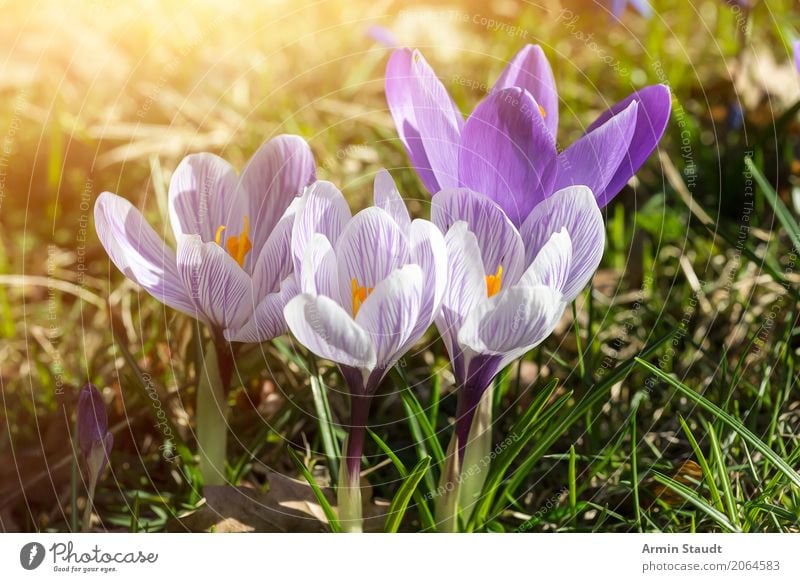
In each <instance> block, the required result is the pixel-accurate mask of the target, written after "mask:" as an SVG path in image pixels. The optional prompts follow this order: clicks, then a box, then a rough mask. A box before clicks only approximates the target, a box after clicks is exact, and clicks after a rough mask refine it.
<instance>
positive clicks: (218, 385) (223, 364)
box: [197, 341, 233, 485]
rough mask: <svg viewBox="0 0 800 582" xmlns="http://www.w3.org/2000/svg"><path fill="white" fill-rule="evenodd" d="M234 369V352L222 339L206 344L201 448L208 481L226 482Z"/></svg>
mask: <svg viewBox="0 0 800 582" xmlns="http://www.w3.org/2000/svg"><path fill="white" fill-rule="evenodd" d="M232 372H233V354H232V353H231V350H230V346H228V345H227V344H224V343H222V342H214V341H211V342H209V344H208V346H207V347H206V351H205V357H204V359H203V364H202V367H201V368H200V370H199V374H200V379H199V382H198V386H197V448H198V454H199V457H200V475H201V477H202V478H203V484H204V485H224V484H225V483H226V475H225V460H226V451H227V444H228V401H227V395H228V387H229V385H230V379H231V374H232Z"/></svg>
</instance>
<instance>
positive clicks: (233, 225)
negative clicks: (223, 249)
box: [169, 153, 247, 242]
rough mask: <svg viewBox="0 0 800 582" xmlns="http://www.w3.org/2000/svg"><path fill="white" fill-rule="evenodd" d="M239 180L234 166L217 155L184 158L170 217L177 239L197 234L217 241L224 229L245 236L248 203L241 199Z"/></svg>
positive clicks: (174, 183) (175, 176)
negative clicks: (238, 188) (220, 230)
mask: <svg viewBox="0 0 800 582" xmlns="http://www.w3.org/2000/svg"><path fill="white" fill-rule="evenodd" d="M238 180H239V178H238V176H237V175H236V171H235V170H234V169H233V168H232V167H231V165H230V164H229V163H228V162H226V161H225V160H223V159H222V158H220V157H219V156H215V155H214V154H209V153H200V154H192V155H189V156H186V157H185V158H183V160H182V161H181V163H180V164H178V167H177V168H176V169H175V172H174V173H173V174H172V179H171V180H170V184H169V215H170V223H171V224H172V230H173V232H174V233H175V239H176V240H177V239H178V238H180V236H181V235H184V234H197V235H200V238H201V239H202V240H203V241H205V242H210V241H213V240H214V238H215V235H216V233H217V229H218V228H219V227H220V226H225V227H226V228H228V229H229V231H230V232H237V233H238V232H241V230H242V228H243V226H244V225H243V220H244V215H245V214H246V213H247V208H246V207H245V204H246V202H247V201H246V200H244V199H243V198H242V197H241V196H239V195H238V194H239V193H238V192H237V189H236V184H237V182H238Z"/></svg>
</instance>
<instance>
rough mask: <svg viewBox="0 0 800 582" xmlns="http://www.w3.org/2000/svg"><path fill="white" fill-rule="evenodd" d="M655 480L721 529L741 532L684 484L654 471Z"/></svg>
mask: <svg viewBox="0 0 800 582" xmlns="http://www.w3.org/2000/svg"><path fill="white" fill-rule="evenodd" d="M653 479H654V480H655V481H656V482H657V483H660V484H661V485H663V486H664V487H668V488H669V489H671V490H672V491H674V492H675V493H677V494H678V495H680V496H681V497H683V498H684V499H685V500H686V501H687V502H689V503H691V504H692V505H694V506H695V507H696V508H697V509H699V510H700V511H702V512H703V513H705V514H706V515H707V516H708V517H710V518H711V519H712V520H714V521H715V522H716V523H717V524H718V525H719V526H720V527H722V528H723V529H725V530H727V531H729V532H739V531H740V530H739V528H737V527H736V526H735V525H733V524H732V523H731V522H730V521H728V518H727V517H726V516H725V514H724V513H722V512H721V511H719V510H717V509H716V508H715V507H712V506H710V505H709V504H708V503H706V500H705V499H703V498H702V497H700V496H699V495H697V492H695V491H694V490H693V489H690V488H689V487H687V486H686V485H684V484H683V483H679V482H678V481H675V480H674V479H672V478H670V477H667V476H666V475H663V474H662V473H659V472H658V471H653Z"/></svg>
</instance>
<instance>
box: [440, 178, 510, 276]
mask: <svg viewBox="0 0 800 582" xmlns="http://www.w3.org/2000/svg"><path fill="white" fill-rule="evenodd" d="M460 220H463V221H464V222H466V223H467V226H468V228H469V230H471V231H472V232H473V233H474V234H475V238H476V239H477V240H478V247H479V248H480V258H481V260H482V261H483V269H484V271H483V274H484V276H485V275H494V274H495V273H496V272H497V269H498V267H502V268H503V285H504V288H505V287H507V286H508V285H513V284H514V283H516V282H517V279H519V277H520V276H521V275H522V271H523V269H524V262H525V259H524V256H525V247H524V245H523V243H522V239H521V238H520V235H519V232H518V231H517V229H516V228H515V227H514V225H513V224H511V221H510V220H509V218H508V216H506V214H505V213H504V212H503V210H502V209H501V208H500V207H499V206H498V205H497V204H495V203H494V202H492V201H491V200H489V199H488V198H487V197H486V196H483V195H481V194H478V193H477V192H473V191H471V190H467V189H466V188H458V189H455V190H444V191H442V192H439V193H438V194H437V195H436V196H434V197H433V202H432V203H431V221H432V222H433V223H434V224H435V225H436V226H437V227H439V230H441V231H442V232H444V233H446V232H447V231H448V230H449V229H450V227H451V226H452V225H453V224H455V223H456V222H458V221H460Z"/></svg>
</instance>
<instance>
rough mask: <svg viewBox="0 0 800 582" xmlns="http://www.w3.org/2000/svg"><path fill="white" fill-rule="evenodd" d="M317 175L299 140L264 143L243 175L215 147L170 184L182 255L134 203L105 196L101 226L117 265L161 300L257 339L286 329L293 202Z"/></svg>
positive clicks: (243, 338) (98, 213)
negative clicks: (157, 232) (284, 310)
mask: <svg viewBox="0 0 800 582" xmlns="http://www.w3.org/2000/svg"><path fill="white" fill-rule="evenodd" d="M314 179H315V166H314V158H313V156H312V154H311V150H310V149H309V147H308V145H307V144H306V143H305V141H303V140H302V139H301V138H299V137H297V136H290V135H282V136H279V137H276V138H274V139H272V140H270V141H268V142H267V143H265V144H264V145H263V146H261V148H259V150H258V151H257V152H256V153H255V155H254V156H253V157H252V159H251V160H250V161H249V162H248V164H247V166H246V167H245V169H244V171H243V172H242V174H241V176H237V174H236V172H235V171H234V170H233V168H232V167H231V166H230V165H229V164H228V163H227V162H225V161H224V160H223V159H221V158H219V157H217V156H215V155H212V154H208V153H202V154H194V155H190V156H188V157H186V158H184V160H183V161H182V162H181V163H180V165H179V166H178V168H177V169H176V170H175V173H174V174H173V176H172V180H171V182H170V186H169V212H170V223H171V226H172V230H173V233H174V234H175V239H176V241H177V253H176V252H175V251H173V250H172V249H171V248H170V247H168V246H167V245H166V243H165V242H164V240H163V239H162V238H161V237H160V236H159V235H158V234H156V231H155V230H153V228H152V227H151V226H150V225H149V224H147V222H146V221H145V219H144V217H143V216H142V214H141V213H140V212H139V210H137V209H136V208H135V207H134V206H133V205H132V204H131V203H130V202H128V201H127V200H126V199H124V198H122V197H120V196H117V195H115V194H112V193H110V192H103V193H102V194H101V195H100V196H99V198H98V199H97V203H96V204H95V213H94V214H95V227H96V229H97V234H98V236H99V237H100V242H101V243H102V244H103V246H104V247H105V249H106V251H107V252H108V255H109V257H110V258H111V260H112V261H113V262H114V264H115V265H116V266H117V268H119V270H120V271H122V272H123V273H124V274H125V275H126V276H127V277H128V278H129V279H131V280H133V281H135V282H136V283H138V284H139V285H141V286H142V287H143V288H144V289H145V290H147V291H148V292H149V293H150V294H151V295H152V296H153V297H155V298H156V299H158V300H159V301H161V302H162V303H164V304H165V305H168V306H169V307H172V308H173V309H176V310H178V311H181V312H183V313H186V314H188V315H190V316H192V317H195V318H197V319H198V320H200V321H201V322H203V323H206V324H207V325H208V326H209V327H210V328H211V330H212V334H213V335H214V337H215V338H216V339H217V340H220V341H221V340H223V339H224V340H228V341H234V342H258V341H264V340H267V339H271V338H274V337H276V336H279V335H281V334H282V333H284V331H285V323H284V321H283V317H282V311H283V307H284V306H285V305H286V303H287V302H288V300H289V299H290V298H291V297H292V296H293V295H294V294H295V293H296V288H295V285H294V276H293V275H292V262H291V260H290V253H289V244H290V242H289V241H290V236H291V225H292V210H291V209H290V204H291V203H292V201H293V200H294V199H295V198H296V197H297V196H298V195H299V194H300V193H301V192H302V191H303V188H304V187H305V186H306V185H308V184H310V183H311V182H313V181H314Z"/></svg>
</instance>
